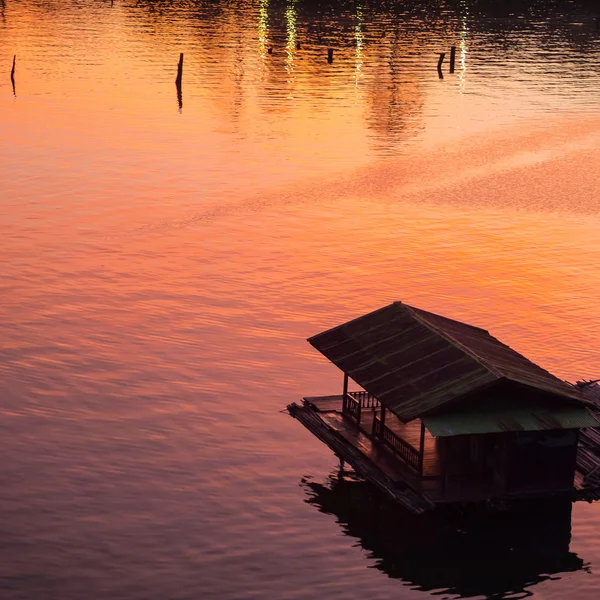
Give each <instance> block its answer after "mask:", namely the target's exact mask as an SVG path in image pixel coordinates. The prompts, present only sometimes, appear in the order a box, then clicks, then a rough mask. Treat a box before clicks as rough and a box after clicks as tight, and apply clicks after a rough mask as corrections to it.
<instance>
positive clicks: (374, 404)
mask: <svg viewBox="0 0 600 600" xmlns="http://www.w3.org/2000/svg"><path fill="white" fill-rule="evenodd" d="M348 396H350V397H352V398H353V399H354V400H356V401H357V402H359V403H360V407H361V408H379V406H380V405H379V400H377V398H375V396H373V395H372V394H369V392H348Z"/></svg>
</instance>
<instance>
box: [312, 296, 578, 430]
mask: <svg viewBox="0 0 600 600" xmlns="http://www.w3.org/2000/svg"><path fill="white" fill-rule="evenodd" d="M308 341H309V342H310V344H312V345H313V346H314V347H315V348H316V349H317V350H318V351H319V352H321V353H322V354H323V355H325V356H326V357H327V358H328V359H329V360H330V361H331V362H332V363H334V364H335V365H336V366H337V367H339V368H340V369H341V370H342V371H344V372H345V373H347V374H348V375H349V376H350V377H351V378H352V379H353V380H354V381H356V383H358V384H359V385H360V386H362V387H363V388H364V389H365V390H367V391H368V392H369V393H371V394H373V395H374V396H376V397H377V398H378V399H379V401H380V402H382V403H383V404H384V405H385V406H386V407H387V408H389V409H390V410H391V411H392V412H394V413H395V414H396V415H397V416H398V417H400V419H402V420H403V421H410V420H412V419H414V418H417V417H419V416H421V415H423V414H427V413H431V412H432V411H434V410H436V409H438V408H440V407H441V406H444V405H445V404H447V403H449V402H451V401H452V400H455V399H456V398H459V397H461V396H463V395H465V394H469V393H472V392H476V391H477V390H480V389H481V388H483V387H485V386H488V385H492V384H494V383H495V382H497V381H499V380H510V381H514V382H517V383H520V384H522V385H525V386H528V387H530V388H534V389H536V390H539V391H541V392H543V393H546V394H550V395H553V396H558V397H561V398H563V399H566V400H568V401H573V400H575V401H580V402H581V401H582V396H581V394H580V392H579V391H578V390H577V389H576V388H575V387H574V386H572V385H570V384H568V383H566V382H564V381H561V380H560V379H558V378H557V377H554V375H551V374H550V373H548V371H545V370H544V369H542V368H541V367H538V366H537V365H535V364H533V363H532V362H531V361H529V360H528V359H526V358H525V357H524V356H522V355H521V354H519V353H518V352H516V351H515V350H513V349H512V348H509V347H508V346H506V345H505V344H502V343H501V342H500V341H498V340H497V339H496V338H494V337H492V336H491V335H490V334H489V333H488V332H487V331H485V330H484V329H480V328H479V327H474V326H472V325H468V324H466V323H461V322H459V321H454V320H452V319H448V318H446V317H442V316H440V315H436V314H434V313H430V312H427V311H424V310H420V309H418V308H414V307H412V306H409V305H407V304H403V303H402V302H394V303H392V304H390V305H388V306H384V307H383V308H380V309H379V310H376V311H374V312H371V313H369V314H367V315H364V316H362V317H358V318H357V319H354V320H352V321H349V322H348V323H345V324H343V325H339V326H338V327H334V328H333V329H329V330H328V331H325V332H323V333H319V334H317V335H315V336H313V337H311V338H309V340H308Z"/></svg>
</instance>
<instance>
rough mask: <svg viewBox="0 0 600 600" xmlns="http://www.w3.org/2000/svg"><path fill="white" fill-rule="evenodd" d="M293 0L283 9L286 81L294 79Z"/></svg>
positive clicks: (294, 23)
mask: <svg viewBox="0 0 600 600" xmlns="http://www.w3.org/2000/svg"><path fill="white" fill-rule="evenodd" d="M294 4H295V0H291V1H290V3H289V4H288V6H287V8H286V9H285V25H286V28H285V29H286V44H285V70H286V71H287V73H288V75H289V77H288V83H290V84H291V83H292V82H293V81H294V54H295V52H296V7H295V5H294Z"/></svg>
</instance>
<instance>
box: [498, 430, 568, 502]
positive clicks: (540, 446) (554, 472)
mask: <svg viewBox="0 0 600 600" xmlns="http://www.w3.org/2000/svg"><path fill="white" fill-rule="evenodd" d="M577 441H578V430H577V429H565V430H553V431H527V432H525V431H524V432H517V433H513V434H512V435H511V436H510V438H509V447H508V491H509V492H511V493H515V492H519V491H523V492H528V491H543V490H549V491H557V490H568V489H570V488H572V487H573V479H574V476H575V464H576V460H577Z"/></svg>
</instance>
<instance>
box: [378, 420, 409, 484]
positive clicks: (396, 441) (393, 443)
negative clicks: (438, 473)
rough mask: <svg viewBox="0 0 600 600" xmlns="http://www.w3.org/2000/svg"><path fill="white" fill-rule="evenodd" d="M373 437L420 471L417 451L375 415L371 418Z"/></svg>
mask: <svg viewBox="0 0 600 600" xmlns="http://www.w3.org/2000/svg"><path fill="white" fill-rule="evenodd" d="M373 437H375V438H376V439H378V440H381V441H382V442H383V443H384V444H385V445H386V446H388V447H389V448H391V449H392V450H393V451H394V452H395V453H396V454H397V455H398V457H399V458H401V459H402V460H403V461H404V462H405V463H406V464H407V465H408V466H409V467H410V468H411V469H413V470H414V471H415V472H416V473H419V472H420V461H419V451H418V450H417V449H416V448H413V446H411V445H410V444H409V443H408V442H405V441H404V440H403V439H402V438H401V437H400V436H398V435H396V434H395V433H394V432H393V431H392V430H391V429H390V428H389V427H386V426H385V425H384V424H383V423H382V422H381V419H380V418H379V417H378V416H377V415H375V417H374V419H373Z"/></svg>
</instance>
